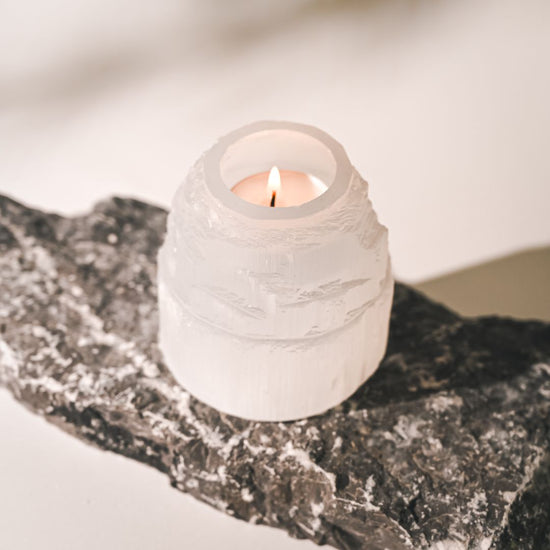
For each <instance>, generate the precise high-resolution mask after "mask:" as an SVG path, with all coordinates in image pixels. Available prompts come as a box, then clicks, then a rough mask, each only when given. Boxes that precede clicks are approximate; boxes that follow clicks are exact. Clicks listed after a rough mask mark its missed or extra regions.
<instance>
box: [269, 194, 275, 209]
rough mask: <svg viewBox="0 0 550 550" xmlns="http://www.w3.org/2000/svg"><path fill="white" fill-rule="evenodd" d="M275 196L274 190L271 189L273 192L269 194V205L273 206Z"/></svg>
mask: <svg viewBox="0 0 550 550" xmlns="http://www.w3.org/2000/svg"><path fill="white" fill-rule="evenodd" d="M276 196H277V193H275V191H273V193H272V194H271V202H270V203H269V206H275V197H276Z"/></svg>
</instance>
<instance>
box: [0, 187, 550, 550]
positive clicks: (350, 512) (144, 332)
mask: <svg viewBox="0 0 550 550" xmlns="http://www.w3.org/2000/svg"><path fill="white" fill-rule="evenodd" d="M165 218H166V214H165V212H164V211H163V210H161V209H159V208H156V207H154V206H151V205H148V204H144V203H141V202H137V201H133V200H123V199H117V198H115V199H111V200H107V201H105V202H103V203H101V204H99V205H97V206H96V207H95V208H94V210H93V211H92V212H91V213H89V214H86V215H84V216H81V217H76V218H71V219H68V218H62V217H60V216H56V215H52V214H45V213H43V212H39V211H36V210H32V209H30V208H27V207H25V206H22V205H20V204H18V203H16V202H14V201H12V200H10V199H8V198H5V197H0V383H1V384H2V385H4V386H5V387H6V388H7V389H8V390H9V391H10V392H11V393H12V394H13V395H14V396H15V398H16V399H18V400H19V401H21V402H22V403H23V404H24V405H25V406H27V407H28V408H30V409H31V410H33V411H34V412H36V413H37V414H40V415H42V416H44V417H45V418H46V419H47V420H49V421H50V422H53V423H55V424H57V425H58V426H60V427H61V428H63V429H64V430H66V431H68V432H69V433H71V434H73V435H76V436H78V437H80V438H82V439H84V440H86V441H88V442H90V443H93V444H95V445H97V446H99V447H101V448H103V449H108V450H111V451H114V452H117V453H121V454H123V455H125V456H128V457H131V458H134V459H136V460H140V461H142V462H145V463H147V464H150V465H151V466H154V467H155V468H158V469H159V470H161V471H163V472H165V473H166V474H167V475H168V477H169V479H170V482H171V483H172V485H173V486H174V487H177V488H178V489H180V490H181V491H185V492H188V493H190V494H192V495H193V496H195V497H196V498H198V499H200V500H202V501H204V502H207V503H209V504H211V505H212V506H214V507H216V508H218V509H219V510H222V511H224V512H225V513H227V514H230V515H233V516H235V517H237V518H241V519H244V520H247V521H250V522H254V523H264V524H267V525H272V526H274V527H279V528H283V529H285V530H286V531H288V533H290V534H291V535H292V536H294V537H298V538H309V539H311V540H313V541H315V542H317V543H319V544H324V543H326V544H331V545H333V546H335V547H337V548H344V549H348V548H349V549H351V548H369V549H371V550H377V549H383V548H388V549H392V550H398V549H402V548H430V547H431V548H434V549H443V548H449V549H460V548H481V549H488V548H522V549H523V548H537V549H538V548H550V528H549V524H550V497H549V495H550V454H549V447H550V435H549V427H550V416H549V412H550V325H547V324H544V323H540V322H518V321H514V320H511V319H502V318H495V317H493V318H479V319H464V318H461V317H459V316H457V315H455V314H454V313H452V312H450V311H449V310H447V309H445V308H444V307H442V306H440V305H438V304H435V303H433V302H431V301H430V300H428V299H427V298H426V297H424V296H422V295H420V294H418V293H417V292H415V291H413V290H412V289H410V288H408V287H407V286H405V285H397V287H396V296H395V304H394V309H393V315H392V326H391V336H390V342H389V348H388V353H387V356H386V358H385V360H384V362H383V364H382V366H381V367H380V369H379V371H378V372H377V374H376V375H375V376H374V377H373V378H372V379H371V380H370V381H369V382H367V384H365V385H364V386H363V387H362V388H360V389H359V390H358V391H357V393H356V394H355V395H354V396H353V397H352V398H350V399H349V400H348V401H346V402H345V403H343V404H342V405H341V406H339V407H337V408H336V409H333V410H331V411H329V412H328V413H326V414H324V415H322V416H318V417H315V418H311V419H308V420H304V421H298V422H288V423H254V422H249V421H244V420H240V419H237V418H233V417H230V416H226V415H223V414H219V413H218V412H217V411H215V410H213V409H211V408H209V407H207V406H205V405H203V404H202V403H200V402H198V401H197V400H195V399H194V398H193V397H191V396H190V395H189V394H188V393H186V391H185V390H184V389H183V388H181V387H180V386H179V385H178V384H177V383H176V382H175V381H174V378H173V377H172V375H171V374H170V372H169V371H168V370H167V369H166V367H165V366H164V364H163V363H162V358H161V356H160V354H159V351H158V349H157V346H156V333H157V307H156V289H155V260H156V253H157V249H158V247H159V245H160V244H161V241H162V238H163V234H164V225H165ZM518 284H521V282H520V281H518ZM350 353H353V350H350ZM197 368H200V365H197ZM243 397H244V396H243ZM0 437H1V436H0Z"/></svg>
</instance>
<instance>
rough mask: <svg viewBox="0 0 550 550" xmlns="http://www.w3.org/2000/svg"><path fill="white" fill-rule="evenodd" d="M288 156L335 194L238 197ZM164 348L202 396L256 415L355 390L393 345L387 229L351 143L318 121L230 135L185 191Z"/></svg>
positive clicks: (164, 294)
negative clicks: (282, 202) (259, 201)
mask: <svg viewBox="0 0 550 550" xmlns="http://www.w3.org/2000/svg"><path fill="white" fill-rule="evenodd" d="M274 164H277V165H278V166H281V167H283V168H285V169H290V170H299V171H304V172H307V173H311V174H312V175H314V176H316V177H319V178H320V179H321V180H322V181H324V182H325V183H327V185H328V186H329V188H328V190H327V191H326V192H325V193H324V194H323V195H321V196H320V197H318V198H317V199H314V200H313V201H310V202H309V203H306V204H305V205H302V206H299V207H289V208H269V207H264V206H258V205H252V204H250V203H247V202H246V201H244V200H243V199H241V198H239V197H236V196H235V195H234V194H233V193H231V191H230V189H231V187H232V186H233V185H234V184H235V183H237V182H238V181H239V180H240V179H242V178H243V177H246V176H249V175H251V174H253V173H257V172H262V171H266V170H269V168H270V167H271V166H273V165H274ZM158 277H159V307H160V345H161V349H162V350H163V352H164V355H165V359H166V362H167V364H168V365H169V366H170V368H171V369H172V371H173V372H174V374H175V376H176V377H177V378H178V379H179V380H180V381H181V383H182V384H183V385H184V386H185V387H186V389H188V390H189V391H190V392H191V393H193V394H194V395H195V396H196V397H198V398H199V399H201V400H203V401H204V402H206V403H208V404H209V405H212V406H214V407H216V408H218V409H220V410H222V411H224V412H227V413H231V414H234V415H237V416H242V417H245V418H252V419H256V420H290V419H295V418H300V417H305V416H310V415H312V414H317V413H320V412H323V411H324V410H326V409H328V408H330V407H332V406H334V405H336V404H338V403H339V402H341V401H342V400H343V399H345V398H346V397H348V396H349V395H351V394H352V393H353V392H354V391H355V390H356V389H357V387H358V386H359V385H361V384H362V383H363V382H364V381H365V380H366V379H367V378H368V377H369V376H370V375H371V374H372V373H373V372H374V371H375V369H376V368H377V366H378V364H379V362H380V360H381V358H382V356H383V354H384V351H385V347H386V342H387V332H388V322H389V313H390V307H391V301H392V294H393V279H392V276H391V268H390V259H389V254H388V244H387V230H386V228H385V227H383V226H382V225H380V223H379V222H378V220H377V217H376V214H375V212H374V210H373V208H372V205H371V203H370V201H369V198H368V186H367V184H366V182H364V181H363V180H362V179H361V177H360V176H359V174H358V173H357V172H356V170H355V169H354V168H353V167H352V166H351V164H350V163H349V160H348V159H347V156H346V154H345V152H344V151H343V149H342V148H341V146H340V145H339V144H337V143H336V142H335V141H334V140H332V138H330V137H329V136H327V135H326V134H324V133H322V132H320V131H319V130H317V129H315V128H311V127H308V126H302V125H296V124H291V123H269V122H266V123H257V124H253V125H251V126H248V127H245V128H243V129H241V130H238V131H237V132H234V133H232V134H230V135H229V136H226V137H225V138H223V139H222V140H221V141H220V142H218V143H217V144H216V145H215V146H214V147H213V148H212V149H211V150H210V151H208V152H207V153H206V154H205V155H204V156H203V157H202V158H201V159H199V161H198V162H197V163H196V164H195V166H194V167H193V169H192V170H191V172H190V174H189V175H188V177H187V179H186V180H185V182H184V183H183V185H182V186H181V187H180V189H179V190H178V192H177V194H176V196H175V198H174V202H173V208H172V211H171V213H170V216H169V220H168V233H167V236H166V241H165V243H164V245H163V247H162V248H161V250H160V253H159V275H158Z"/></svg>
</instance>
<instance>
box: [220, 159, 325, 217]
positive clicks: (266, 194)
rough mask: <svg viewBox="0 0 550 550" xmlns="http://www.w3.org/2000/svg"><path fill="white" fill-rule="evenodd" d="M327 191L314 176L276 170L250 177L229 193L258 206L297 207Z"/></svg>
mask: <svg viewBox="0 0 550 550" xmlns="http://www.w3.org/2000/svg"><path fill="white" fill-rule="evenodd" d="M326 190H327V186H326V185H325V184H324V183H323V182H322V181H321V180H320V179H319V178H316V177H315V176H312V175H310V174H305V173H304V172H295V171H293V170H279V169H278V168H277V167H276V166H273V168H272V169H271V170H270V171H269V172H260V173H259V174H254V175H252V176H249V177H247V178H245V179H243V180H242V181H240V182H239V183H237V185H235V186H234V187H233V188H232V189H231V191H233V193H235V195H237V196H238V197H241V199H244V200H246V201H248V202H251V203H253V204H259V205H261V206H278V207H281V206H299V205H300V204H304V203H305V202H309V201H311V200H313V199H315V198H317V197H318V196H319V195H322V194H323V193H324V192H325V191H326Z"/></svg>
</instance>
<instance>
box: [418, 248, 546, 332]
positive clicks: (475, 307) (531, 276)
mask: <svg viewBox="0 0 550 550" xmlns="http://www.w3.org/2000/svg"><path fill="white" fill-rule="evenodd" d="M416 288H417V289H418V290H421V291H422V292H424V293H426V294H427V295H428V296H430V297H431V298H433V299H434V300H437V301H438V302H442V303H444V304H446V305H448V306H449V307H450V308H452V309H454V310H455V311H457V312H459V313H461V314H463V315H491V314H498V315H509V316H512V317H518V318H520V319H544V320H546V321H550V246H549V247H546V248H537V249H533V250H527V251H524V252H518V253H517V254H512V255H510V256H506V257H504V258H499V259H497V260H493V261H491V262H486V263H483V264H480V265H476V266H473V267H470V268H467V269H462V270H460V271H456V272H455V273H450V274H449V275H445V276H443V277H438V278H436V279H431V280H429V281H425V282H423V283H420V284H418V285H416Z"/></svg>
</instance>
